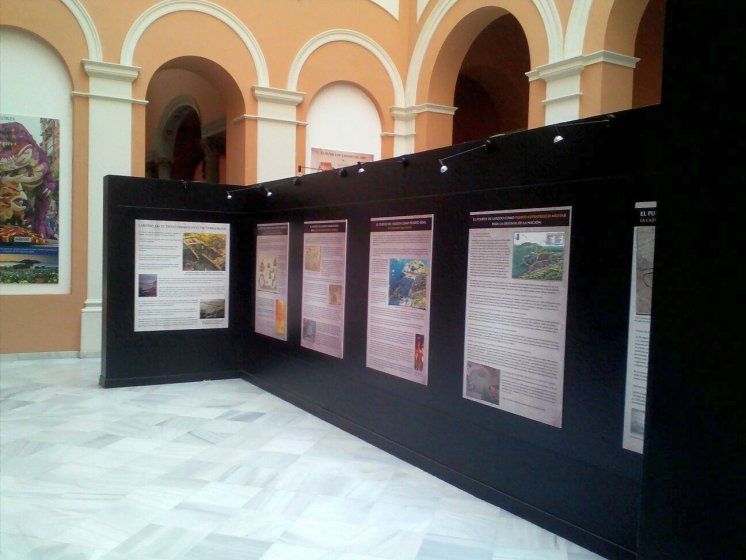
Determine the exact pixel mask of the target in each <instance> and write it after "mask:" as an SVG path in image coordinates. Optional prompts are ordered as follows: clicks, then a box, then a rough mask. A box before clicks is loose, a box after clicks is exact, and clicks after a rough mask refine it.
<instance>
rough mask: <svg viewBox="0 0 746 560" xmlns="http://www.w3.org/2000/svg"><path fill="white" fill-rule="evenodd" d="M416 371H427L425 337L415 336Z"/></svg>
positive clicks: (421, 335) (422, 335)
mask: <svg viewBox="0 0 746 560" xmlns="http://www.w3.org/2000/svg"><path fill="white" fill-rule="evenodd" d="M414 369H415V370H416V371H422V370H424V369H425V335H424V334H416V335H414Z"/></svg>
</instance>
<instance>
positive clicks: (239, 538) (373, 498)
mask: <svg viewBox="0 0 746 560" xmlns="http://www.w3.org/2000/svg"><path fill="white" fill-rule="evenodd" d="M0 371H1V372H2V373H1V375H0V390H1V395H2V400H0V421H1V422H0V444H1V445H0V451H1V455H0V460H1V462H0V477H1V478H0V491H1V492H2V500H1V502H0V504H1V505H0V558H2V559H6V558H7V559H10V560H16V559H19V560H27V559H29V560H30V559H40V560H41V559H43V560H62V559H72V558H76V559H100V560H115V559H116V560H124V559H126V560H169V559H179V560H182V559H183V560H197V559H209V560H233V559H241V560H250V559H261V560H296V559H298V560H301V559H302V560H322V559H323V560H383V559H386V560H390V559H397V560H426V559H427V560H430V559H433V560H435V559H438V560H441V559H442V560H482V559H484V560H591V559H594V558H599V557H598V556H596V555H594V554H592V553H590V552H588V551H586V550H584V549H582V548H580V547H578V546H576V545H574V544H572V543H570V542H568V541H566V540H564V539H561V538H559V537H557V536H555V535H553V534H551V533H548V532H547V531H544V530H543V529H540V528H538V527H536V526H534V525H532V524H530V523H528V522H526V521H523V520H521V519H519V518H517V517H515V516H513V515H511V514H509V513H507V512H505V511H502V510H501V509H499V508H496V507H494V506H492V505H489V504H487V503H485V502H483V501H481V500H478V499H476V498H474V497H472V496H470V495H468V494H466V493H465V492H462V491H460V490H458V489H456V488H454V487H452V486H449V485H448V484H446V483H444V482H442V481H440V480H438V479H436V478H434V477H432V476H430V475H428V474H426V473H424V472H422V471H421V470H419V469H417V468H415V467H412V466H411V465H408V464H407V463H404V462H402V461H400V460H399V459H396V458H394V457H392V456H390V455H388V454H386V453H384V452H383V451H381V450H379V449H377V448H375V447H372V446H370V445H368V444H367V443H364V442H363V441H361V440H358V439H357V438H355V437H353V436H351V435H349V434H347V433H345V432H343V431H341V430H339V429H337V428H335V427H333V426H331V425H329V424H327V423H325V422H323V421H321V420H319V419H317V418H315V417H313V416H311V415H309V414H307V413H305V412H303V411H301V410H299V409H298V408H296V407H294V406H292V405H290V404H288V403H286V402H284V401H282V400H280V399H278V398H276V397H274V396H272V395H270V394H268V393H266V392H264V391H262V390H260V389H258V388H257V387H254V386H253V385H251V384H249V383H246V382H245V381H241V380H227V381H209V382H202V383H184V384H176V385H159V386H149V387H131V388H123V389H107V390H104V389H101V388H100V387H99V386H98V384H97V383H98V375H99V371H100V361H99V360H94V359H85V360H79V359H45V360H18V361H12V362H8V361H5V362H2V363H0Z"/></svg>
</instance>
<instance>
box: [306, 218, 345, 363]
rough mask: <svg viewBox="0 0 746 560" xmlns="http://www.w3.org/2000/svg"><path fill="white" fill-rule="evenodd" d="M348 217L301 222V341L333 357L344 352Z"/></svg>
mask: <svg viewBox="0 0 746 560" xmlns="http://www.w3.org/2000/svg"><path fill="white" fill-rule="evenodd" d="M346 268H347V220H338V221H319V222H305V224H304V225H303V311H302V319H301V321H302V325H301V340H300V344H301V346H303V347H304V348H310V349H311V350H316V351H317V352H323V353H324V354H329V355H330V356H334V357H336V358H341V357H342V356H343V353H344V319H345V297H344V296H345V294H344V287H345V270H346Z"/></svg>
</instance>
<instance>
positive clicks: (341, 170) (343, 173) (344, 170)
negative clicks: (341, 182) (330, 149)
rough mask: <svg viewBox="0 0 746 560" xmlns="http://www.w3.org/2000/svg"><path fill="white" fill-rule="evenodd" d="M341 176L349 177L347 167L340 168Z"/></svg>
mask: <svg viewBox="0 0 746 560" xmlns="http://www.w3.org/2000/svg"><path fill="white" fill-rule="evenodd" d="M339 176H340V177H347V169H345V168H344V167H343V168H342V169H340V170H339Z"/></svg>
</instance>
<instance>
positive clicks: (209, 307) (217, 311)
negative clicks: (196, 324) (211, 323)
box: [199, 299, 225, 319]
mask: <svg viewBox="0 0 746 560" xmlns="http://www.w3.org/2000/svg"><path fill="white" fill-rule="evenodd" d="M199 318H200V319H225V300H224V299H203V300H200V302H199Z"/></svg>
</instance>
